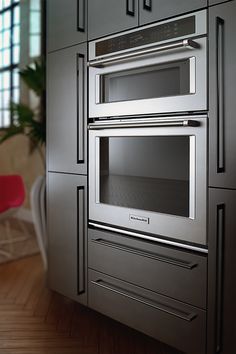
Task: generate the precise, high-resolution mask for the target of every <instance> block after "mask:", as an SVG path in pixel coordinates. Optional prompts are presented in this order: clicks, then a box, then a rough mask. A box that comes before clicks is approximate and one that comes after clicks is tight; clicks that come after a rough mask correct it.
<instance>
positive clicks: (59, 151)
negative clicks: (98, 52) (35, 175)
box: [47, 43, 87, 174]
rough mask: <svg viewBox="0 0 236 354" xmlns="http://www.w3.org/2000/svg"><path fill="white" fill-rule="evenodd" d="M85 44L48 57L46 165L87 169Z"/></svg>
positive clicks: (51, 168) (67, 169) (61, 169)
mask: <svg viewBox="0 0 236 354" xmlns="http://www.w3.org/2000/svg"><path fill="white" fill-rule="evenodd" d="M86 65H87V44H85V43H83V44H80V45H78V46H74V47H71V48H66V49H63V50H60V51H57V52H53V53H50V54H48V57H47V102H48V104H47V117H48V119H47V167H48V170H49V171H58V172H69V173H78V174H86V172H87V157H86V156H87V66H86Z"/></svg>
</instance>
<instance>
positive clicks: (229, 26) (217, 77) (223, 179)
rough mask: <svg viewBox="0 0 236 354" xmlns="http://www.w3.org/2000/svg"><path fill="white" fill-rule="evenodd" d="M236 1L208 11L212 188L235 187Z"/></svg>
mask: <svg viewBox="0 0 236 354" xmlns="http://www.w3.org/2000/svg"><path fill="white" fill-rule="evenodd" d="M235 14H236V1H230V2H227V3H224V4H221V5H217V6H213V7H211V8H210V9H209V16H210V17H209V19H210V20H209V25H210V26H209V45H210V47H209V49H210V50H209V63H210V66H209V75H210V79H209V80H210V89H209V93H210V95H209V102H210V107H209V125H210V129H209V131H210V156H209V160H210V186H213V187H221V188H233V189H235V188H236V163H235V161H236V159H235V151H236V138H235V134H236V119H235V112H236V99H235V82H236V41H235V33H236V21H235Z"/></svg>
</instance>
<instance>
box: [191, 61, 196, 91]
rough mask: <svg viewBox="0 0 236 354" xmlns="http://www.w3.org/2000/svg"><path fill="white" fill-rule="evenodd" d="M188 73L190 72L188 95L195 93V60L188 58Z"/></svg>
mask: <svg viewBox="0 0 236 354" xmlns="http://www.w3.org/2000/svg"><path fill="white" fill-rule="evenodd" d="M189 71H190V75H189V76H190V87H189V93H192V94H194V93H196V58H195V57H191V58H189Z"/></svg>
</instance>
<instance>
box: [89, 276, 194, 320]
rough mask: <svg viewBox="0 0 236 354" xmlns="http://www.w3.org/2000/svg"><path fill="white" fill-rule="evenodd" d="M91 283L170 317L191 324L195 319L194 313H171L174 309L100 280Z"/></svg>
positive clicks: (179, 311)
mask: <svg viewBox="0 0 236 354" xmlns="http://www.w3.org/2000/svg"><path fill="white" fill-rule="evenodd" d="M91 283H92V284H94V285H96V286H99V287H101V288H103V289H106V290H109V291H113V292H114V293H116V294H118V295H122V296H125V297H127V298H129V299H131V300H135V301H138V302H140V303H141V304H144V305H147V306H150V307H153V308H154V309H156V310H159V311H162V312H165V313H167V314H169V315H171V316H175V317H178V318H180V319H181V320H184V321H188V322H191V321H193V320H194V319H195V318H196V317H197V314H195V313H185V312H183V311H182V310H179V309H175V310H176V311H173V310H174V308H173V307H171V308H170V307H169V306H168V305H165V304H161V303H158V302H156V301H155V302H154V301H152V300H150V301H147V300H148V299H147V300H146V299H145V298H143V297H141V296H140V295H139V294H135V293H134V294H133V293H130V292H129V290H126V289H122V288H120V287H119V288H117V287H116V286H115V285H113V284H110V283H108V282H106V281H104V280H102V279H98V280H91ZM122 290H123V291H122ZM135 295H137V296H135Z"/></svg>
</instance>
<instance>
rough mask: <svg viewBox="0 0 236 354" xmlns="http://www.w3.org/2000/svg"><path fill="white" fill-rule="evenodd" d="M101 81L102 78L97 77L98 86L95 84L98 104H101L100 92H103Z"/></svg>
mask: <svg viewBox="0 0 236 354" xmlns="http://www.w3.org/2000/svg"><path fill="white" fill-rule="evenodd" d="M100 79H101V76H100V75H96V77H95V81H96V84H95V90H96V92H95V102H96V104H99V103H100V91H101V84H100Z"/></svg>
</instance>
